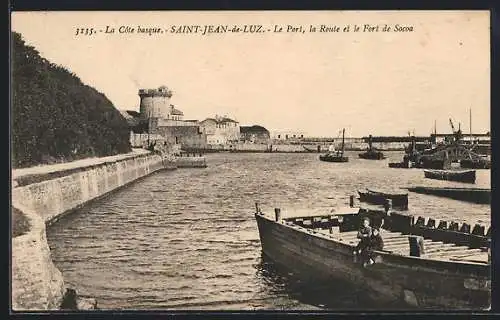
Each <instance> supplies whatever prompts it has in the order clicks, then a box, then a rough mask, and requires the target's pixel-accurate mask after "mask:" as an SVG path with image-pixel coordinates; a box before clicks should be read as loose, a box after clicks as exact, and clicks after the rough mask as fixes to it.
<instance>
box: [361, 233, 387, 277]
mask: <svg viewBox="0 0 500 320" xmlns="http://www.w3.org/2000/svg"><path fill="white" fill-rule="evenodd" d="M383 249H384V239H383V238H382V235H381V234H380V229H379V228H377V227H374V228H372V235H371V237H370V245H369V246H368V248H367V249H366V255H365V257H364V258H365V259H364V262H363V266H365V267H366V266H367V265H372V264H374V263H375V257H374V255H373V251H375V250H383Z"/></svg>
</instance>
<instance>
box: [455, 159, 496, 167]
mask: <svg viewBox="0 0 500 320" xmlns="http://www.w3.org/2000/svg"><path fill="white" fill-rule="evenodd" d="M460 167H462V168H465V169H491V162H489V161H472V160H460Z"/></svg>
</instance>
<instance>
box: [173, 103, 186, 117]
mask: <svg viewBox="0 0 500 320" xmlns="http://www.w3.org/2000/svg"><path fill="white" fill-rule="evenodd" d="M170 113H171V114H173V115H177V116H183V115H184V112H182V111H181V110H179V109H176V108H175V106H174V105H173V104H171V105H170Z"/></svg>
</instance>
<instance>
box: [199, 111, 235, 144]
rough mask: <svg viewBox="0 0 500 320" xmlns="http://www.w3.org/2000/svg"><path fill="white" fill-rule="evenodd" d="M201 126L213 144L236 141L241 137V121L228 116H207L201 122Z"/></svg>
mask: <svg viewBox="0 0 500 320" xmlns="http://www.w3.org/2000/svg"><path fill="white" fill-rule="evenodd" d="M200 126H201V129H202V132H203V133H204V134H205V135H206V136H207V143H208V144H211V145H217V144H228V143H235V142H238V141H239V139H240V125H239V122H238V121H236V120H233V119H230V118H228V117H226V116H224V117H220V116H215V118H207V119H205V120H203V121H201V122H200Z"/></svg>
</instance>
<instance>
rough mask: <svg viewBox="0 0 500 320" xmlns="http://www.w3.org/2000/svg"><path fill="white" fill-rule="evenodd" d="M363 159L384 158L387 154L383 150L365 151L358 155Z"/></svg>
mask: <svg viewBox="0 0 500 320" xmlns="http://www.w3.org/2000/svg"><path fill="white" fill-rule="evenodd" d="M358 156H359V157H360V158H361V159H366V160H383V159H385V156H384V154H383V153H382V152H364V153H360V154H359V155H358Z"/></svg>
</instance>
